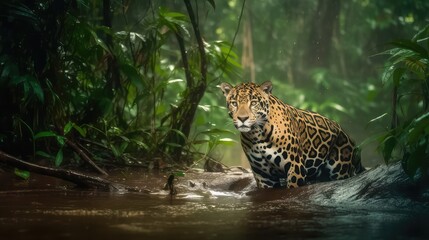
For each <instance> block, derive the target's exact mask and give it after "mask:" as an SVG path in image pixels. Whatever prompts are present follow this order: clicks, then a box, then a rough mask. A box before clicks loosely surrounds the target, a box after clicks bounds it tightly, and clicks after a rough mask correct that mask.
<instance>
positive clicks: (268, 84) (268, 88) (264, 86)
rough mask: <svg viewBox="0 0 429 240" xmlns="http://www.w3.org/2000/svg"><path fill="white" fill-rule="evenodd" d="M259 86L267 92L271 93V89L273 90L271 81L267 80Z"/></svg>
mask: <svg viewBox="0 0 429 240" xmlns="http://www.w3.org/2000/svg"><path fill="white" fill-rule="evenodd" d="M259 88H260V89H261V90H262V91H264V92H265V93H267V94H271V90H273V84H272V83H271V81H266V82H264V83H262V84H261V86H259Z"/></svg>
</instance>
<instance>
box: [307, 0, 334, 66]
mask: <svg viewBox="0 0 429 240" xmlns="http://www.w3.org/2000/svg"><path fill="white" fill-rule="evenodd" d="M339 14H340V0H331V1H325V0H318V4H317V10H316V12H315V14H314V16H313V21H312V26H311V29H310V34H309V39H308V46H307V52H306V58H305V62H306V66H307V68H317V67H324V68H326V67H329V64H330V54H331V48H332V36H333V34H334V29H335V28H336V27H337V26H338V20H339Z"/></svg>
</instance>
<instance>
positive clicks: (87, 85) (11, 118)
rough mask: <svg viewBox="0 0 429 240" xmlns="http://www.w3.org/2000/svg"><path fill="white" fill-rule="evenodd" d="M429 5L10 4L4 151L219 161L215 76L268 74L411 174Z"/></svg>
mask: <svg viewBox="0 0 429 240" xmlns="http://www.w3.org/2000/svg"><path fill="white" fill-rule="evenodd" d="M428 9H429V3H428V2H427V1H422V0H418V1H393V2H392V1H387V0H382V1H357V0H352V1H339V0H332V1H324V0H318V1H299V0H291V1H274V0H272V1H250V0H247V1H244V0H227V1H213V0H207V1H191V0H184V1H132V0H130V1H112V0H103V1H100V0H99V1H97V0H93V1H85V0H80V1H78V0H42V1H18V0H8V1H2V3H1V10H0V26H1V28H0V31H1V32H0V36H1V38H0V91H1V92H0V98H1V101H0V107H1V110H2V114H1V115H0V150H3V151H5V152H8V153H11V154H14V155H16V156H20V157H22V158H24V159H26V160H29V161H33V160H36V159H48V160H49V164H51V165H54V166H57V167H59V166H66V165H81V164H83V162H84V161H83V160H82V159H83V158H85V157H84V155H82V152H84V153H85V155H86V156H87V157H88V158H91V159H93V160H94V161H95V162H96V163H97V164H99V165H103V166H110V165H114V166H120V165H122V166H135V165H139V166H141V165H143V166H153V165H156V166H159V165H160V164H164V163H169V164H187V165H189V164H192V163H194V162H195V161H200V160H204V161H205V160H206V159H212V158H214V159H216V160H217V161H220V159H221V156H222V154H220V153H219V152H216V147H217V146H219V145H226V146H230V145H232V146H236V144H235V143H236V142H237V135H236V133H235V131H234V130H233V128H232V124H225V122H228V121H230V120H229V119H228V116H227V113H226V109H225V108H224V104H225V103H224V100H223V99H222V96H221V95H222V94H220V91H219V90H218V89H217V85H218V84H219V83H220V82H230V83H232V84H237V83H239V82H242V81H255V82H260V83H261V82H263V81H266V80H271V81H272V82H273V83H274V89H273V92H274V94H275V95H277V96H278V97H279V98H280V99H283V100H284V101H285V102H287V103H289V104H291V105H294V106H296V107H299V108H304V109H309V110H312V111H316V112H320V113H322V114H324V115H326V116H328V117H330V118H332V119H334V120H336V121H338V122H340V124H341V125H342V126H344V127H345V128H346V129H347V130H349V132H350V133H351V134H350V135H351V136H353V137H354V138H355V140H356V141H357V142H359V143H360V142H363V143H364V144H363V145H362V147H363V149H364V155H363V156H364V157H363V159H364V160H363V161H364V164H365V163H366V164H367V165H375V164H377V163H378V162H379V161H380V160H379V157H378V155H377V154H375V149H374V148H373V147H368V146H369V145H374V144H367V145H365V143H367V142H371V141H373V140H374V141H376V142H378V143H380V147H379V149H380V151H381V155H382V157H383V158H384V159H385V160H386V161H390V159H393V158H396V159H408V160H406V164H408V165H409V166H408V165H407V166H408V169H409V170H410V171H409V172H410V173H411V174H414V173H415V172H416V171H417V170H416V169H418V168H419V166H420V167H421V166H423V169H424V168H426V169H427V168H428V162H429V161H428V158H427V156H429V149H428V147H427V146H428V145H429V144H428V141H429V140H428V137H427V136H428V132H429V129H428V127H427V126H428V124H427V123H428V120H427V119H428V114H427V110H428V105H427V104H428V97H427V96H429V94H428V91H429V88H428V86H429V82H428V81H429V77H428V76H429V73H428V70H429V69H428V64H429V63H428V61H429V58H428V37H429V33H428V28H427V24H428V20H429V19H428V16H427V10H428ZM408 133H412V136H411V137H410V136H409V135H410V134H408ZM365 139H367V140H366V141H364V140H365ZM368 139H369V140H368ZM230 149H235V148H234V147H231V148H230ZM228 156H229V155H228ZM235 157H236V158H238V157H237V156H235Z"/></svg>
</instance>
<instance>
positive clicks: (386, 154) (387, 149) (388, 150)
mask: <svg viewBox="0 0 429 240" xmlns="http://www.w3.org/2000/svg"><path fill="white" fill-rule="evenodd" d="M396 143H397V140H396V138H395V137H394V136H388V137H387V138H386V139H385V140H384V141H383V143H382V144H383V151H382V154H383V158H384V161H385V162H386V163H387V162H389V161H390V159H391V158H392V153H393V149H395V147H396Z"/></svg>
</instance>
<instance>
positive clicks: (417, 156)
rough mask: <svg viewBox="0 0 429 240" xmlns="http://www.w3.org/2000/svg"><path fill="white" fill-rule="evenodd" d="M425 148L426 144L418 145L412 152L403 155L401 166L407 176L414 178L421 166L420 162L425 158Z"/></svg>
mask: <svg viewBox="0 0 429 240" xmlns="http://www.w3.org/2000/svg"><path fill="white" fill-rule="evenodd" d="M426 147H427V146H426V144H419V146H418V147H417V148H416V149H415V150H414V151H412V152H411V153H406V154H404V161H405V164H404V165H403V166H404V170H405V172H406V173H407V174H408V175H409V176H411V177H414V175H415V174H416V172H417V169H419V168H420V167H421V166H422V160H423V159H424V158H425V151H426Z"/></svg>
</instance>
